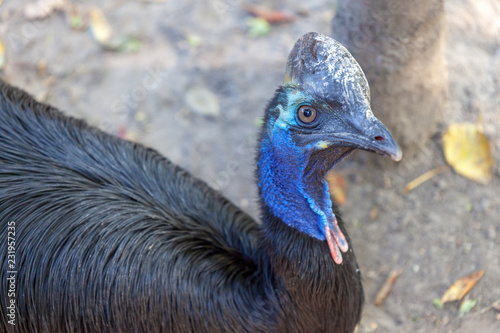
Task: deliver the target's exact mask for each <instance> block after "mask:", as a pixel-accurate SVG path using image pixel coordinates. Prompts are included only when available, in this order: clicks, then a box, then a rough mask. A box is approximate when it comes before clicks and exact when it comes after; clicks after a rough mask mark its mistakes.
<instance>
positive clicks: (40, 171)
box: [0, 33, 401, 333]
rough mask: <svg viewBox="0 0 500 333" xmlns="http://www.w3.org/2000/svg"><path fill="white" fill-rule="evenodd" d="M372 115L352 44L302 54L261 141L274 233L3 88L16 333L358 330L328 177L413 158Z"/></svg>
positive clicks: (186, 178) (154, 161)
mask: <svg viewBox="0 0 500 333" xmlns="http://www.w3.org/2000/svg"><path fill="white" fill-rule="evenodd" d="M369 102H370V95H369V88H368V84H367V81H366V79H365V76H364V74H363V72H362V70H361V68H360V67H359V65H358V64H357V63H356V61H355V60H354V59H353V58H352V56H351V55H350V54H349V52H348V51H347V50H346V49H345V48H344V47H342V46H341V45H340V44H339V43H337V42H336V41H334V40H332V39H330V38H328V37H326V36H323V35H320V34H317V33H309V34H306V35H304V36H303V37H301V38H300V39H299V40H298V41H297V43H296V44H295V46H294V48H293V49H292V51H291V53H290V56H289V59H288V64H287V69H286V75H285V80H284V83H283V85H282V86H280V87H279V88H278V89H277V90H276V93H275V95H274V97H273V98H272V100H271V101H270V102H269V104H268V106H267V109H266V111H265V117H264V125H263V128H262V131H261V135H260V141H259V146H258V154H257V155H258V156H257V176H258V187H259V193H260V206H261V209H262V224H261V225H259V224H258V223H256V221H254V220H253V219H252V218H250V217H249V216H248V215H247V214H245V213H244V212H242V211H241V210H239V209H238V208H237V207H235V206H234V205H233V204H232V203H231V202H229V201H228V200H227V199H226V198H224V197H223V196H222V195H220V194H219V193H217V192H216V191H214V190H213V189H211V188H210V187H208V186H207V185H206V184H205V183H203V182H202V181H200V180H197V179H195V178H193V177H192V176H191V175H190V174H189V173H188V172H186V171H184V170H183V169H182V168H180V167H178V166H176V165H174V164H172V163H171V162H170V161H169V160H167V159H166V158H164V157H163V156H161V155H160V154H158V153H157V152H156V151H154V150H151V149H147V148H144V147H142V146H141V145H139V144H136V143H132V142H127V141H124V140H121V139H118V138H116V137H113V136H111V135H108V134H106V133H104V132H102V131H100V130H98V129H96V128H94V127H91V126H89V125H87V124H86V123H85V122H83V121H81V120H76V119H73V118H70V117H67V116H64V115H63V114H62V113H60V112H59V111H58V110H56V109H54V108H52V107H50V106H47V105H44V104H41V103H38V102H36V101H35V100H34V99H33V98H32V97H30V96H29V95H27V94H26V93H24V92H23V91H21V90H18V89H16V88H13V87H11V86H9V85H7V84H5V83H1V84H0V221H1V230H2V241H1V244H2V248H1V254H0V259H1V263H2V266H1V271H0V280H1V283H2V287H1V288H0V299H1V300H2V306H1V307H0V314H1V318H2V320H1V321H0V326H1V331H2V332H91V333H98V332H134V333H135V332H196V333H201V332H231V333H234V332H352V331H353V330H354V327H355V325H356V323H357V322H358V321H359V318H360V313H361V306H362V303H363V292H362V286H361V281H360V273H359V269H358V266H357V264H356V260H355V257H354V253H353V251H352V247H351V246H350V245H349V243H350V241H349V237H348V236H347V233H346V230H345V226H344V224H343V222H342V220H341V218H340V217H339V216H338V214H337V212H336V208H335V205H334V204H333V203H332V201H331V199H330V196H329V190H328V185H327V183H326V181H325V179H324V176H325V174H326V173H327V172H328V171H329V170H330V169H331V168H332V167H333V166H335V165H336V164H337V163H339V162H340V161H341V160H342V159H343V158H345V157H346V156H347V155H349V154H350V153H351V152H353V151H354V150H355V149H357V148H359V149H364V150H368V151H372V152H376V153H379V154H382V155H386V156H389V157H392V158H393V159H395V160H399V159H400V158H401V150H400V149H399V147H398V145H397V144H396V143H395V142H394V140H393V138H392V137H391V135H390V134H389V131H388V130H387V129H386V128H385V127H384V125H383V124H382V123H381V122H380V121H379V120H377V118H375V117H374V116H373V114H372V111H371V109H370V104H369ZM9 226H14V227H15V228H14V229H15V237H14V240H15V244H14V248H15V249H14V248H9V251H10V250H13V249H14V250H15V251H14V252H15V263H14V264H15V270H16V273H12V274H14V276H15V283H14V287H15V288H14V289H15V291H14V293H13V294H14V295H15V296H14V298H12V297H10V296H9V295H10V293H9V290H11V289H9V288H11V287H12V284H11V280H7V279H8V278H10V276H11V275H9V274H11V273H8V271H11V270H12V269H9V267H8V265H10V264H12V263H13V262H12V261H9V260H11V259H12V257H11V256H7V253H8V249H7V245H6V240H7V230H11V229H8V227H9ZM6 281H9V282H6ZM12 299H13V300H14V302H15V310H14V311H12V309H9V308H8V307H7V305H9V304H10V303H9V302H12ZM12 317H14V321H13V323H14V324H15V325H12V322H11V321H10V319H12Z"/></svg>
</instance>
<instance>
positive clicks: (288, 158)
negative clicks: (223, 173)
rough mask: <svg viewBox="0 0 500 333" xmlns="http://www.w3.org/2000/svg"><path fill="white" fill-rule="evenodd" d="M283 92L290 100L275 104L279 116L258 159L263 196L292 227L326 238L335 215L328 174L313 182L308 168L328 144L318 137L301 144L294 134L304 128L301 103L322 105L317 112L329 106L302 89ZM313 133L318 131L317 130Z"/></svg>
mask: <svg viewBox="0 0 500 333" xmlns="http://www.w3.org/2000/svg"><path fill="white" fill-rule="evenodd" d="M282 93H285V94H286V103H283V104H285V105H282V104H277V105H276V106H275V109H276V115H278V114H279V116H277V118H275V119H272V118H271V119H269V121H268V122H267V124H266V125H267V128H266V130H265V133H264V136H263V139H262V142H261V147H260V159H259V162H258V164H259V187H260V190H261V197H262V198H263V200H264V201H265V202H266V204H267V205H268V207H269V208H270V209H271V211H272V213H273V214H274V215H275V216H276V217H279V218H280V219H281V220H283V222H284V223H286V224H287V225H288V226H290V227H292V228H295V229H297V230H299V231H301V232H303V233H305V234H307V235H309V236H311V237H314V238H316V239H318V240H322V241H324V240H325V239H326V238H325V233H324V230H325V226H326V225H330V227H332V223H333V221H334V218H335V215H334V214H333V211H332V201H331V200H330V194H329V189H328V183H327V182H326V180H324V178H323V176H324V175H321V177H320V180H319V183H317V184H314V183H311V182H310V178H308V177H307V175H306V167H307V165H308V163H309V162H310V158H311V154H312V153H313V152H314V151H318V150H321V149H325V148H326V143H325V142H324V141H323V140H321V139H319V138H318V139H316V140H313V141H311V142H309V143H307V144H306V145H302V146H301V145H298V144H297V140H294V135H296V133H297V132H296V130H297V128H299V129H300V128H301V127H302V125H301V124H300V123H299V120H297V116H296V114H297V110H298V108H299V107H300V106H302V105H321V106H322V107H321V108H316V110H317V112H322V111H323V112H324V111H325V109H328V108H329V107H328V106H327V105H325V104H324V103H322V102H321V101H318V100H316V99H315V98H314V97H313V96H311V95H309V94H307V93H306V92H304V91H302V90H298V89H294V88H285V89H284V90H283V92H282ZM282 100H285V99H282ZM329 111H331V110H329ZM327 112H328V111H327ZM310 132H311V133H314V129H310ZM331 167H333V165H332V166H331Z"/></svg>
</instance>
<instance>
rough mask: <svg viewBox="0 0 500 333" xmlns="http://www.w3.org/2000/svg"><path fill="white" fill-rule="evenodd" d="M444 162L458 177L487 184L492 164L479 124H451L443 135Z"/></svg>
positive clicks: (487, 143) (487, 145) (486, 141)
mask: <svg viewBox="0 0 500 333" xmlns="http://www.w3.org/2000/svg"><path fill="white" fill-rule="evenodd" d="M443 150H444V156H445V158H446V162H448V164H449V165H451V166H452V167H453V169H454V170H455V171H456V172H457V173H459V174H460V175H462V176H464V177H467V178H469V179H472V180H474V181H476V182H478V183H482V184H487V183H488V182H489V181H490V180H491V178H492V172H491V168H492V166H493V164H494V161H493V157H492V154H491V148H490V143H489V141H488V139H487V138H486V136H485V135H484V133H483V129H482V126H481V125H480V124H472V123H452V124H450V126H449V127H448V129H447V130H446V132H445V133H444V134H443Z"/></svg>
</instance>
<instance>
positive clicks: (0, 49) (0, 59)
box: [0, 40, 6, 70]
mask: <svg viewBox="0 0 500 333" xmlns="http://www.w3.org/2000/svg"><path fill="white" fill-rule="evenodd" d="M5 60H6V59H5V47H4V46H3V43H2V41H1V40H0V70H2V69H3V68H4V66H5Z"/></svg>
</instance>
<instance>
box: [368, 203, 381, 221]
mask: <svg viewBox="0 0 500 333" xmlns="http://www.w3.org/2000/svg"><path fill="white" fill-rule="evenodd" d="M379 212H380V208H378V206H374V207H373V208H372V210H370V215H369V216H370V220H372V221H373V220H375V219H376V218H377V217H378V213H379Z"/></svg>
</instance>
